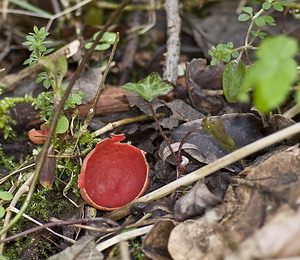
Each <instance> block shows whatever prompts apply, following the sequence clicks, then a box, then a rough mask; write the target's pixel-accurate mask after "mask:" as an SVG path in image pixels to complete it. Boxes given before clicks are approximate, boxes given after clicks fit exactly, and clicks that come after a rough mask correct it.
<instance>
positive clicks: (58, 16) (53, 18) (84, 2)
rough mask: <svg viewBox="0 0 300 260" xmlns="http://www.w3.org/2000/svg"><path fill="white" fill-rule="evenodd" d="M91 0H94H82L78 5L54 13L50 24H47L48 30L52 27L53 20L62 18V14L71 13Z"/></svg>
mask: <svg viewBox="0 0 300 260" xmlns="http://www.w3.org/2000/svg"><path fill="white" fill-rule="evenodd" d="M91 1H92V0H84V1H80V2H79V3H78V4H76V5H74V6H71V7H69V8H67V9H65V10H63V11H61V12H59V13H57V14H55V15H52V16H51V17H50V19H49V21H48V24H47V26H46V30H47V31H48V30H49V29H50V27H51V25H52V23H53V21H54V20H55V19H57V18H60V17H62V16H64V15H66V14H69V13H71V12H73V11H76V10H77V9H79V8H80V7H82V6H84V5H86V4H88V3H90V2H91Z"/></svg>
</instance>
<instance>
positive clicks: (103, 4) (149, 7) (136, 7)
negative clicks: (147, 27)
mask: <svg viewBox="0 0 300 260" xmlns="http://www.w3.org/2000/svg"><path fill="white" fill-rule="evenodd" d="M96 5H97V6H98V7H99V8H103V9H117V8H118V7H119V4H115V3H109V2H104V1H97V2H96ZM162 8H163V5H162V4H160V3H155V5H153V4H152V3H150V4H143V5H139V4H134V5H128V6H126V7H125V8H124V11H139V10H140V11H152V10H159V9H162Z"/></svg>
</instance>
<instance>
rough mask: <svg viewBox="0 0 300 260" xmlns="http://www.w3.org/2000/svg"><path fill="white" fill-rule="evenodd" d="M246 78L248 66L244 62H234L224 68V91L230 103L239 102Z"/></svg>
mask: <svg viewBox="0 0 300 260" xmlns="http://www.w3.org/2000/svg"><path fill="white" fill-rule="evenodd" d="M245 76H246V66H245V64H244V63H243V62H242V61H239V62H238V61H237V60H232V61H230V62H229V63H228V64H227V65H226V66H225V68H224V72H223V78H222V81H223V91H224V96H225V98H226V100H227V101H228V102H229V103H235V102H238V96H239V93H240V90H241V86H242V84H243V81H244V79H245Z"/></svg>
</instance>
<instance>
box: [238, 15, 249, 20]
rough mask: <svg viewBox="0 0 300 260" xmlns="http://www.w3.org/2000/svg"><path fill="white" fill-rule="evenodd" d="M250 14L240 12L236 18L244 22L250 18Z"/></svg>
mask: <svg viewBox="0 0 300 260" xmlns="http://www.w3.org/2000/svg"><path fill="white" fill-rule="evenodd" d="M250 18H251V16H250V15H249V14H240V15H239V17H238V20H239V21H240V22H246V21H248V20H250Z"/></svg>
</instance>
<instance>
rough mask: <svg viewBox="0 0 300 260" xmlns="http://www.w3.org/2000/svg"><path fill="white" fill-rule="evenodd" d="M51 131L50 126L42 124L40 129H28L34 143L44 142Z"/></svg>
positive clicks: (30, 138) (29, 136)
mask: <svg viewBox="0 0 300 260" xmlns="http://www.w3.org/2000/svg"><path fill="white" fill-rule="evenodd" d="M48 133H49V127H48V126H46V125H44V124H42V125H41V126H40V130H36V129H34V128H33V129H31V130H30V131H28V133H27V134H28V138H29V140H30V141H31V142H33V143H34V144H44V143H45V141H46V138H47V136H48Z"/></svg>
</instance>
